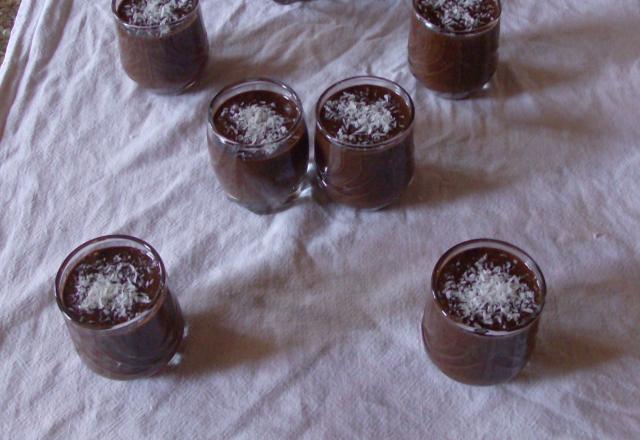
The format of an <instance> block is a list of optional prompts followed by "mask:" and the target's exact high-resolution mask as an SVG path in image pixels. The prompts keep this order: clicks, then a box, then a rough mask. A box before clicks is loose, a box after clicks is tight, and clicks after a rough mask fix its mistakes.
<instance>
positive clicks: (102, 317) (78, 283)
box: [63, 247, 161, 328]
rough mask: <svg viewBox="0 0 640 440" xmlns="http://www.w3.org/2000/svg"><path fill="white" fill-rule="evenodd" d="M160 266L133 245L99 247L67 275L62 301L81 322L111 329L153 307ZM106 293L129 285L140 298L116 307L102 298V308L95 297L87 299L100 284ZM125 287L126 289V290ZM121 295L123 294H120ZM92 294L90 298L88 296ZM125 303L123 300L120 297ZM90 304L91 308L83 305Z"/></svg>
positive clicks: (158, 284)
mask: <svg viewBox="0 0 640 440" xmlns="http://www.w3.org/2000/svg"><path fill="white" fill-rule="evenodd" d="M160 282H161V280H160V266H159V265H158V264H157V263H155V262H154V261H153V260H152V259H151V258H150V257H149V256H148V255H146V254H144V253H143V252H141V251H139V250H138V249H134V248H131V247H112V248H106V249H100V250H97V251H94V252H93V253H91V254H89V255H87V256H86V257H85V258H83V259H82V260H81V261H80V262H79V263H78V264H77V265H76V266H75V267H74V268H73V269H72V270H71V273H70V274H69V277H68V278H67V281H66V283H65V286H64V291H63V302H64V305H65V306H66V307H67V309H68V311H69V314H70V315H71V316H72V317H73V319H75V320H77V321H78V322H82V323H85V324H90V325H92V326H95V327H98V328H108V327H111V326H114V325H117V324H121V323H123V322H126V321H129V320H130V319H133V318H135V317H136V316H137V315H139V314H140V313H142V312H143V311H145V310H148V309H149V308H151V307H152V306H153V301H154V300H155V297H156V295H157V292H158V290H159V288H160ZM100 283H101V285H100V287H102V288H103V291H105V292H106V293H107V294H109V293H110V292H109V291H108V289H109V288H110V287H112V291H117V290H114V289H113V287H118V288H121V289H122V287H123V286H127V287H129V288H130V290H131V291H133V292H134V293H135V296H136V297H137V301H131V304H130V307H128V308H125V307H122V310H117V308H115V307H108V306H111V303H115V302H116V300H119V298H115V299H114V300H113V301H111V303H108V302H107V301H108V300H109V298H107V300H102V301H101V302H103V303H106V304H103V306H102V307H100V306H98V300H97V299H96V300H95V301H93V303H91V302H90V301H88V300H89V299H91V298H90V296H91V293H93V292H96V291H97V290H98V289H97V288H96V286H98V284H100ZM123 290H124V289H123ZM121 296H122V295H121ZM88 297H89V298H88ZM120 302H122V300H120ZM85 304H89V307H86V306H84V305H85Z"/></svg>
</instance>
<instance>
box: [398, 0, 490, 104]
mask: <svg viewBox="0 0 640 440" xmlns="http://www.w3.org/2000/svg"><path fill="white" fill-rule="evenodd" d="M413 9H414V10H413V15H412V18H411V31H410V34H409V66H410V68H411V71H412V73H413V74H414V76H415V77H416V78H417V79H418V80H419V81H421V82H422V83H423V84H424V85H425V86H426V87H427V88H429V89H431V90H433V91H435V92H436V93H438V94H440V95H441V96H444V97H447V98H453V99H460V98H464V97H466V96H468V95H470V94H471V93H473V92H475V91H478V90H481V89H482V88H483V87H485V86H486V85H487V84H488V83H489V81H490V80H491V78H492V77H493V75H494V73H495V71H496V68H497V66H498V43H499V37H500V14H501V6H500V1H499V0H413Z"/></svg>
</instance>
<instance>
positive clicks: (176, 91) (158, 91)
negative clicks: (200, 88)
mask: <svg viewBox="0 0 640 440" xmlns="http://www.w3.org/2000/svg"><path fill="white" fill-rule="evenodd" d="M196 84H198V80H197V79H194V80H192V81H191V82H189V83H187V84H185V85H184V86H182V87H178V88H175V89H147V90H149V91H150V92H151V93H153V94H156V95H161V96H175V95H181V94H183V93H185V92H186V91H188V90H189V89H192V88H193V87H195V86H196Z"/></svg>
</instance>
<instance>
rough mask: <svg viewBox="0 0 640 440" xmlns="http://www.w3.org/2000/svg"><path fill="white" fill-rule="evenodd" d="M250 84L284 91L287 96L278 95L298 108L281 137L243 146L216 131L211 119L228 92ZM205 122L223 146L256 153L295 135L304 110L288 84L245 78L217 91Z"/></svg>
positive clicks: (243, 144)
mask: <svg viewBox="0 0 640 440" xmlns="http://www.w3.org/2000/svg"><path fill="white" fill-rule="evenodd" d="M251 84H269V85H271V86H276V88H279V89H282V90H284V91H285V92H286V93H287V94H286V95H285V94H284V93H280V94H281V95H282V96H283V97H285V99H290V98H292V99H291V100H292V101H293V103H294V104H295V105H296V107H297V108H298V115H297V116H296V119H295V121H294V123H293V125H292V126H291V128H290V129H289V130H287V133H286V134H284V135H283V136H282V137H280V138H278V139H276V140H275V141H272V142H262V143H259V144H245V143H243V142H239V141H236V140H233V139H230V138H228V137H227V136H225V135H223V134H222V133H220V132H219V131H218V129H217V128H216V124H215V123H214V121H213V118H214V111H213V108H214V107H215V104H217V101H219V100H220V99H222V97H223V96H224V95H225V94H227V93H229V92H232V91H233V90H234V89H240V88H242V87H244V86H249V85H251ZM258 90H262V89H258ZM264 90H265V91H268V90H267V89H264ZM276 93H277V92H276ZM289 95H290V96H289ZM233 96H236V95H232V96H231V97H233ZM224 102H225V101H223V102H222V103H221V105H222V104H223V103H224ZM218 107H219V106H218ZM216 110H217V109H216ZM207 120H208V124H209V128H210V129H211V130H212V131H213V134H215V135H216V136H217V137H218V138H220V139H221V140H222V141H223V143H224V144H225V145H231V146H233V147H235V148H237V151H238V152H240V151H242V152H247V153H257V152H259V151H260V150H261V149H262V148H264V147H266V146H268V145H274V144H279V143H282V142H286V141H288V140H289V139H290V138H291V137H292V136H293V135H294V134H295V133H296V131H297V128H298V127H299V126H300V123H301V122H302V121H303V120H304V109H303V107H302V101H301V100H300V97H299V96H298V94H297V93H296V92H295V90H293V88H291V87H290V86H289V85H288V84H286V83H284V82H282V81H279V80H275V79H271V78H264V77H256V78H245V79H242V80H240V81H236V82H234V83H232V84H229V85H227V86H225V87H223V88H222V89H220V91H218V93H216V94H215V96H214V97H213V98H212V99H211V102H210V103H209V109H208V111H207Z"/></svg>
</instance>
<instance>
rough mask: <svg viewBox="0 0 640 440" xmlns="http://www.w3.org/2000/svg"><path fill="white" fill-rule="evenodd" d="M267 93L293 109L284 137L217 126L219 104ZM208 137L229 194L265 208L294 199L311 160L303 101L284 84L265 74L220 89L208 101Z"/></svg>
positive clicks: (263, 211) (245, 204) (260, 211)
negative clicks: (256, 140) (259, 139)
mask: <svg viewBox="0 0 640 440" xmlns="http://www.w3.org/2000/svg"><path fill="white" fill-rule="evenodd" d="M262 92H265V93H270V94H273V95H271V96H274V97H277V100H278V101H279V102H280V105H281V107H282V108H283V109H284V110H286V111H287V113H288V114H290V115H292V116H291V119H292V120H293V122H292V123H291V124H290V127H288V128H287V129H286V132H284V133H283V134H282V137H280V138H279V139H277V140H275V141H274V142H269V143H260V144H251V143H247V142H243V141H238V140H237V139H233V138H231V137H230V136H229V135H228V134H225V133H222V132H221V130H220V129H219V127H217V126H216V123H215V120H214V119H215V118H216V116H217V115H218V113H219V110H220V109H221V108H222V107H223V106H224V105H225V104H226V103H228V102H231V100H233V99H234V98H238V97H239V96H240V95H243V96H251V94H255V93H262ZM208 121H209V123H208V124H207V143H208V147H209V154H210V157H211V163H212V165H213V170H214V172H215V174H216V177H217V179H218V182H219V183H220V185H221V186H222V188H223V189H224V191H225V193H226V194H227V197H228V198H229V199H230V200H231V201H233V202H235V203H238V204H239V205H241V206H243V207H245V208H246V209H248V210H250V211H252V212H255V213H258V214H267V213H271V212H275V211H278V210H280V209H283V208H284V207H286V206H288V205H290V204H291V203H292V202H293V201H295V200H296V199H297V198H298V196H299V194H300V191H301V189H302V187H303V184H304V178H305V173H306V170H307V164H308V162H309V136H308V133H307V125H306V123H305V120H304V111H303V108H302V102H301V101H300V98H299V97H298V95H297V94H296V93H295V92H294V91H293V89H292V88H291V87H289V86H288V85H286V84H284V83H282V82H279V81H274V80H271V79H266V78H256V79H247V80H244V81H241V82H238V83H236V84H232V85H230V86H228V87H225V88H224V89H222V90H221V91H220V92H219V93H218V94H217V95H216V96H215V97H214V98H213V100H212V101H211V104H210V106H209V118H208Z"/></svg>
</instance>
